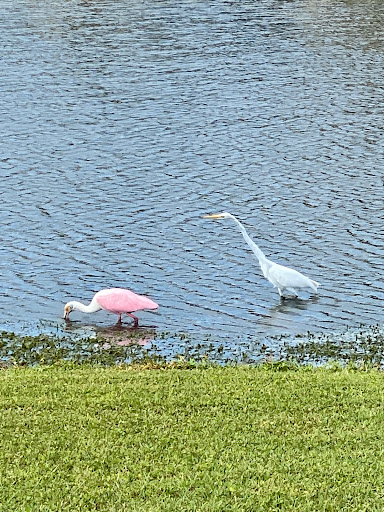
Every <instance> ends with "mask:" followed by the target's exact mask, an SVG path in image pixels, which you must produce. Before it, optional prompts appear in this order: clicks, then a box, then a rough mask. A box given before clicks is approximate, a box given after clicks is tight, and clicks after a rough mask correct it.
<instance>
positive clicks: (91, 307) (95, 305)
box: [72, 299, 102, 313]
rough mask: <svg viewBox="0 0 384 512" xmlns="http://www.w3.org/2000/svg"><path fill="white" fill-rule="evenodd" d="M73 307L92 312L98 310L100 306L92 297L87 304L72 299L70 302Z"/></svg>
mask: <svg viewBox="0 0 384 512" xmlns="http://www.w3.org/2000/svg"><path fill="white" fill-rule="evenodd" d="M72 305H73V309H78V310H79V311H83V312H84V313H94V312H95V311H99V310H100V309H102V308H101V306H100V304H99V303H98V302H97V301H96V300H95V299H93V300H92V302H91V303H90V304H88V306H86V305H85V304H82V303H81V302H77V301H75V300H74V301H73V302H72Z"/></svg>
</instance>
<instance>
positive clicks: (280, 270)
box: [203, 212, 320, 299]
mask: <svg viewBox="0 0 384 512" xmlns="http://www.w3.org/2000/svg"><path fill="white" fill-rule="evenodd" d="M203 218H205V219H232V220H233V221H234V222H236V224H237V225H238V227H239V228H240V231H241V232H242V234H243V237H244V240H245V241H246V242H247V244H248V245H249V247H250V248H251V249H252V251H253V253H254V254H255V256H256V258H257V259H258V260H259V264H260V268H261V270H262V272H263V274H264V277H265V278H266V279H268V281H269V282H270V283H272V284H273V286H274V287H275V288H277V289H278V290H279V294H280V297H282V298H283V299H284V298H285V297H286V296H287V295H286V294H287V292H288V294H289V295H293V296H295V297H297V290H298V289H305V288H307V289H310V290H313V291H314V292H315V293H317V288H318V287H319V286H320V285H319V283H317V282H316V281H313V280H312V279H309V277H306V276H304V275H303V274H301V273H300V272H298V271H297V270H294V269H293V268H289V267H284V266H283V265H279V264H278V263H274V262H273V261H271V260H268V259H267V258H266V257H265V254H264V253H263V252H262V251H261V249H259V247H258V246H257V245H256V244H255V242H253V241H252V240H251V238H250V237H249V235H248V233H247V231H246V230H245V227H244V226H243V225H242V223H241V222H240V221H239V220H237V219H236V217H235V216H234V215H231V214H230V213H228V212H223V213H216V214H214V215H204V217H203Z"/></svg>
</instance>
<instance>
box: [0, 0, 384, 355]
mask: <svg viewBox="0 0 384 512" xmlns="http://www.w3.org/2000/svg"><path fill="white" fill-rule="evenodd" d="M0 20H1V21H0V44H1V47H2V49H3V51H2V76H3V78H2V80H1V81H0V105H1V117H2V120H1V123H0V130H1V131H0V135H1V140H2V144H1V147H2V150H1V155H0V156H1V158H0V166H1V176H2V180H1V186H0V187H1V188H0V191H1V206H0V208H1V231H0V237H1V244H0V251H1V258H0V271H1V277H2V293H1V294H0V327H2V328H4V329H7V330H14V331H16V332H23V333H36V332H38V331H43V332H44V331H58V332H61V330H64V329H67V331H68V330H69V331H71V332H72V333H74V334H76V333H81V334H84V333H92V332H94V331H96V330H97V329H101V330H103V329H104V330H105V329H106V328H109V327H110V326H112V325H113V323H114V320H115V319H114V317H113V316H112V317H111V315H108V314H106V313H104V312H100V313H97V314H95V315H94V316H92V317H91V316H88V317H85V316H84V315H81V314H80V313H77V314H73V315H72V317H73V319H74V320H75V322H73V323H72V324H71V326H65V325H64V322H63V321H62V320H61V319H60V316H61V314H62V307H63V304H64V303H65V302H66V301H67V300H69V299H71V298H73V299H77V300H82V301H84V302H87V301H90V300H91V298H92V295H93V293H94V292H96V291H98V290H99V289H102V288H108V287H115V286H120V287H128V288H130V289H132V290H134V291H136V292H138V293H142V294H147V295H149V296H150V297H151V298H153V299H154V300H156V302H158V303H159V304H160V306H161V307H160V308H159V310H158V312H156V313H150V312H145V313H140V314H139V316H140V318H141V323H142V325H144V326H147V327H150V328H153V329H154V331H155V335H154V336H155V338H156V335H157V334H159V333H164V332H168V333H180V332H182V333H187V334H188V336H190V337H193V339H194V340H195V341H196V343H198V342H199V340H206V339H207V336H208V337H211V339H213V340H214V342H215V340H220V342H222V343H224V344H226V346H228V347H229V348H230V349H232V350H233V352H234V353H235V352H236V351H237V350H238V346H239V344H242V343H251V344H252V343H256V341H257V343H259V342H260V343H261V342H262V341H263V340H266V343H267V344H268V343H269V341H268V340H269V339H270V337H271V336H274V335H279V334H282V333H288V334H296V333H303V332H307V331H312V332H317V331H322V332H325V333H326V332H335V331H343V330H345V329H346V328H347V327H354V326H358V325H359V324H361V323H362V324H375V323H381V321H382V318H383V313H382V302H383V296H384V293H383V289H384V286H383V278H384V259H383V256H384V232H383V220H384V214H383V193H384V187H383V179H384V178H383V176H384V171H383V149H382V138H383V136H382V132H383V126H382V124H383V113H384V106H383V105H384V103H383V90H384V78H383V77H384V75H383V71H382V70H383V68H384V59H383V49H384V44H383V43H384V29H383V27H384V7H383V5H382V3H381V2H377V1H367V2H364V3H363V4H362V5H360V4H359V3H358V2H354V1H344V2H343V1H338V2H336V1H327V0H320V1H316V2H313V1H310V0H304V1H303V0H300V1H290V2H285V1H271V0H262V1H260V2H254V1H253V0H252V1H242V2H229V1H228V2H225V1H218V2H215V3H214V5H212V3H210V2H190V1H185V2H178V3H174V2H170V1H159V2H152V1H145V2H131V1H130V2H127V1H122V2H116V1H113V2H112V1H100V2H93V1H71V2H67V1H66V2H63V1H60V0H59V1H53V2H49V3H47V2H45V1H44V2H43V1H41V2H29V1H20V2H17V3H16V4H15V3H14V2H10V1H3V2H1V1H0ZM223 210H227V211H229V212H231V213H233V214H234V215H236V216H238V217H239V219H240V220H242V221H243V222H244V224H245V225H246V227H247V229H248V230H249V234H250V235H251V236H252V237H253V239H254V240H255V241H256V242H257V243H258V244H259V245H260V247H261V248H262V249H263V250H264V252H265V253H266V255H267V256H268V257H270V258H271V259H272V260H274V261H277V262H279V263H282V264H285V265H289V266H293V267H295V268H297V269H298V270H300V271H302V272H303V273H305V274H307V275H309V276H310V277H311V278H313V279H315V280H317V281H319V282H320V283H321V284H322V286H321V288H320V294H319V296H318V297H310V296H309V295H304V296H303V297H302V298H301V299H300V300H294V301H285V302H281V301H280V299H279V296H278V294H277V292H276V291H275V290H274V289H273V288H272V286H271V285H270V283H268V282H267V281H266V280H265V279H264V278H263V276H262V274H261V272H260V269H259V268H258V266H257V263H256V261H255V259H254V257H253V255H252V253H251V252H250V250H249V249H248V247H247V246H246V245H245V243H244V241H243V239H242V236H241V233H239V232H238V231H237V229H236V227H235V226H234V225H232V224H231V223H230V222H229V221H221V222H215V221H210V220H205V219H202V218H201V216H202V215H203V214H205V213H216V212H220V211H223ZM156 333H157V334H156ZM161 339H162V344H161V347H162V348H161V349H160V350H164V351H165V352H167V351H169V350H170V346H172V343H174V341H173V337H172V335H171V334H170V335H169V337H168V338H167V336H165V337H162V338H161ZM250 340H251V341H250ZM178 343H179V341H178ZM255 350H256V349H255Z"/></svg>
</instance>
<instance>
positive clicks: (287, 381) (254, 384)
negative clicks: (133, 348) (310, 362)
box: [0, 366, 384, 512]
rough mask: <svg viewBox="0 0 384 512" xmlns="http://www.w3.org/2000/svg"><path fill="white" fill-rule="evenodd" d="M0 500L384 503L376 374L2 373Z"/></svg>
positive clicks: (380, 383) (20, 503)
mask: <svg viewBox="0 0 384 512" xmlns="http://www.w3.org/2000/svg"><path fill="white" fill-rule="evenodd" d="M0 407H1V412H0V439H1V441H0V443H1V446H0V469H1V481H0V510H1V511H33V512H35V511H82V512H83V511H88V510H97V511H109V512H113V511H130V512H134V511H140V512H145V511H242V512H244V511H252V512H254V511H274V510H279V511H281V510H295V511H300V512H304V511H308V512H309V511H310V512H313V511H331V510H332V511H343V510H345V511H349V512H352V511H359V512H361V511H372V510H380V511H381V510H383V508H384V496H383V495H384V373H381V372H379V371H373V370H372V371H369V372H363V371H361V372H356V371H348V370H338V371H331V370H326V369H304V368H303V369H298V370H296V371H294V370H289V371H273V370H266V369H265V368H254V367H225V368H221V367H212V368H210V367H208V368H196V369H189V370H183V369H169V370H161V369H157V370H140V369H134V370H132V369H131V370H129V369H119V368H99V367H84V366H79V367H73V366H63V367H60V366H57V367H40V368H15V369H8V370H3V371H1V372H0Z"/></svg>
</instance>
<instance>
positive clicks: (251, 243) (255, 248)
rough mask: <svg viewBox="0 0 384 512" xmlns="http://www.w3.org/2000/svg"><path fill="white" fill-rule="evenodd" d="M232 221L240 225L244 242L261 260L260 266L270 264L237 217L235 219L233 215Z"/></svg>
mask: <svg viewBox="0 0 384 512" xmlns="http://www.w3.org/2000/svg"><path fill="white" fill-rule="evenodd" d="M231 219H232V220H233V221H235V222H236V224H237V225H238V227H239V229H240V231H241V233H242V235H243V237H244V240H245V241H246V242H247V244H248V245H249V247H250V248H251V249H252V251H253V253H254V255H255V256H256V258H257V259H258V260H259V263H260V265H263V264H266V263H269V260H268V259H267V258H266V257H265V254H264V253H263V251H262V250H261V249H260V248H259V247H258V246H257V245H256V244H255V242H254V241H253V240H251V238H250V237H249V235H248V233H247V231H246V229H245V227H244V226H243V225H242V223H241V222H240V221H239V220H237V219H236V217H234V216H233V215H231Z"/></svg>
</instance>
